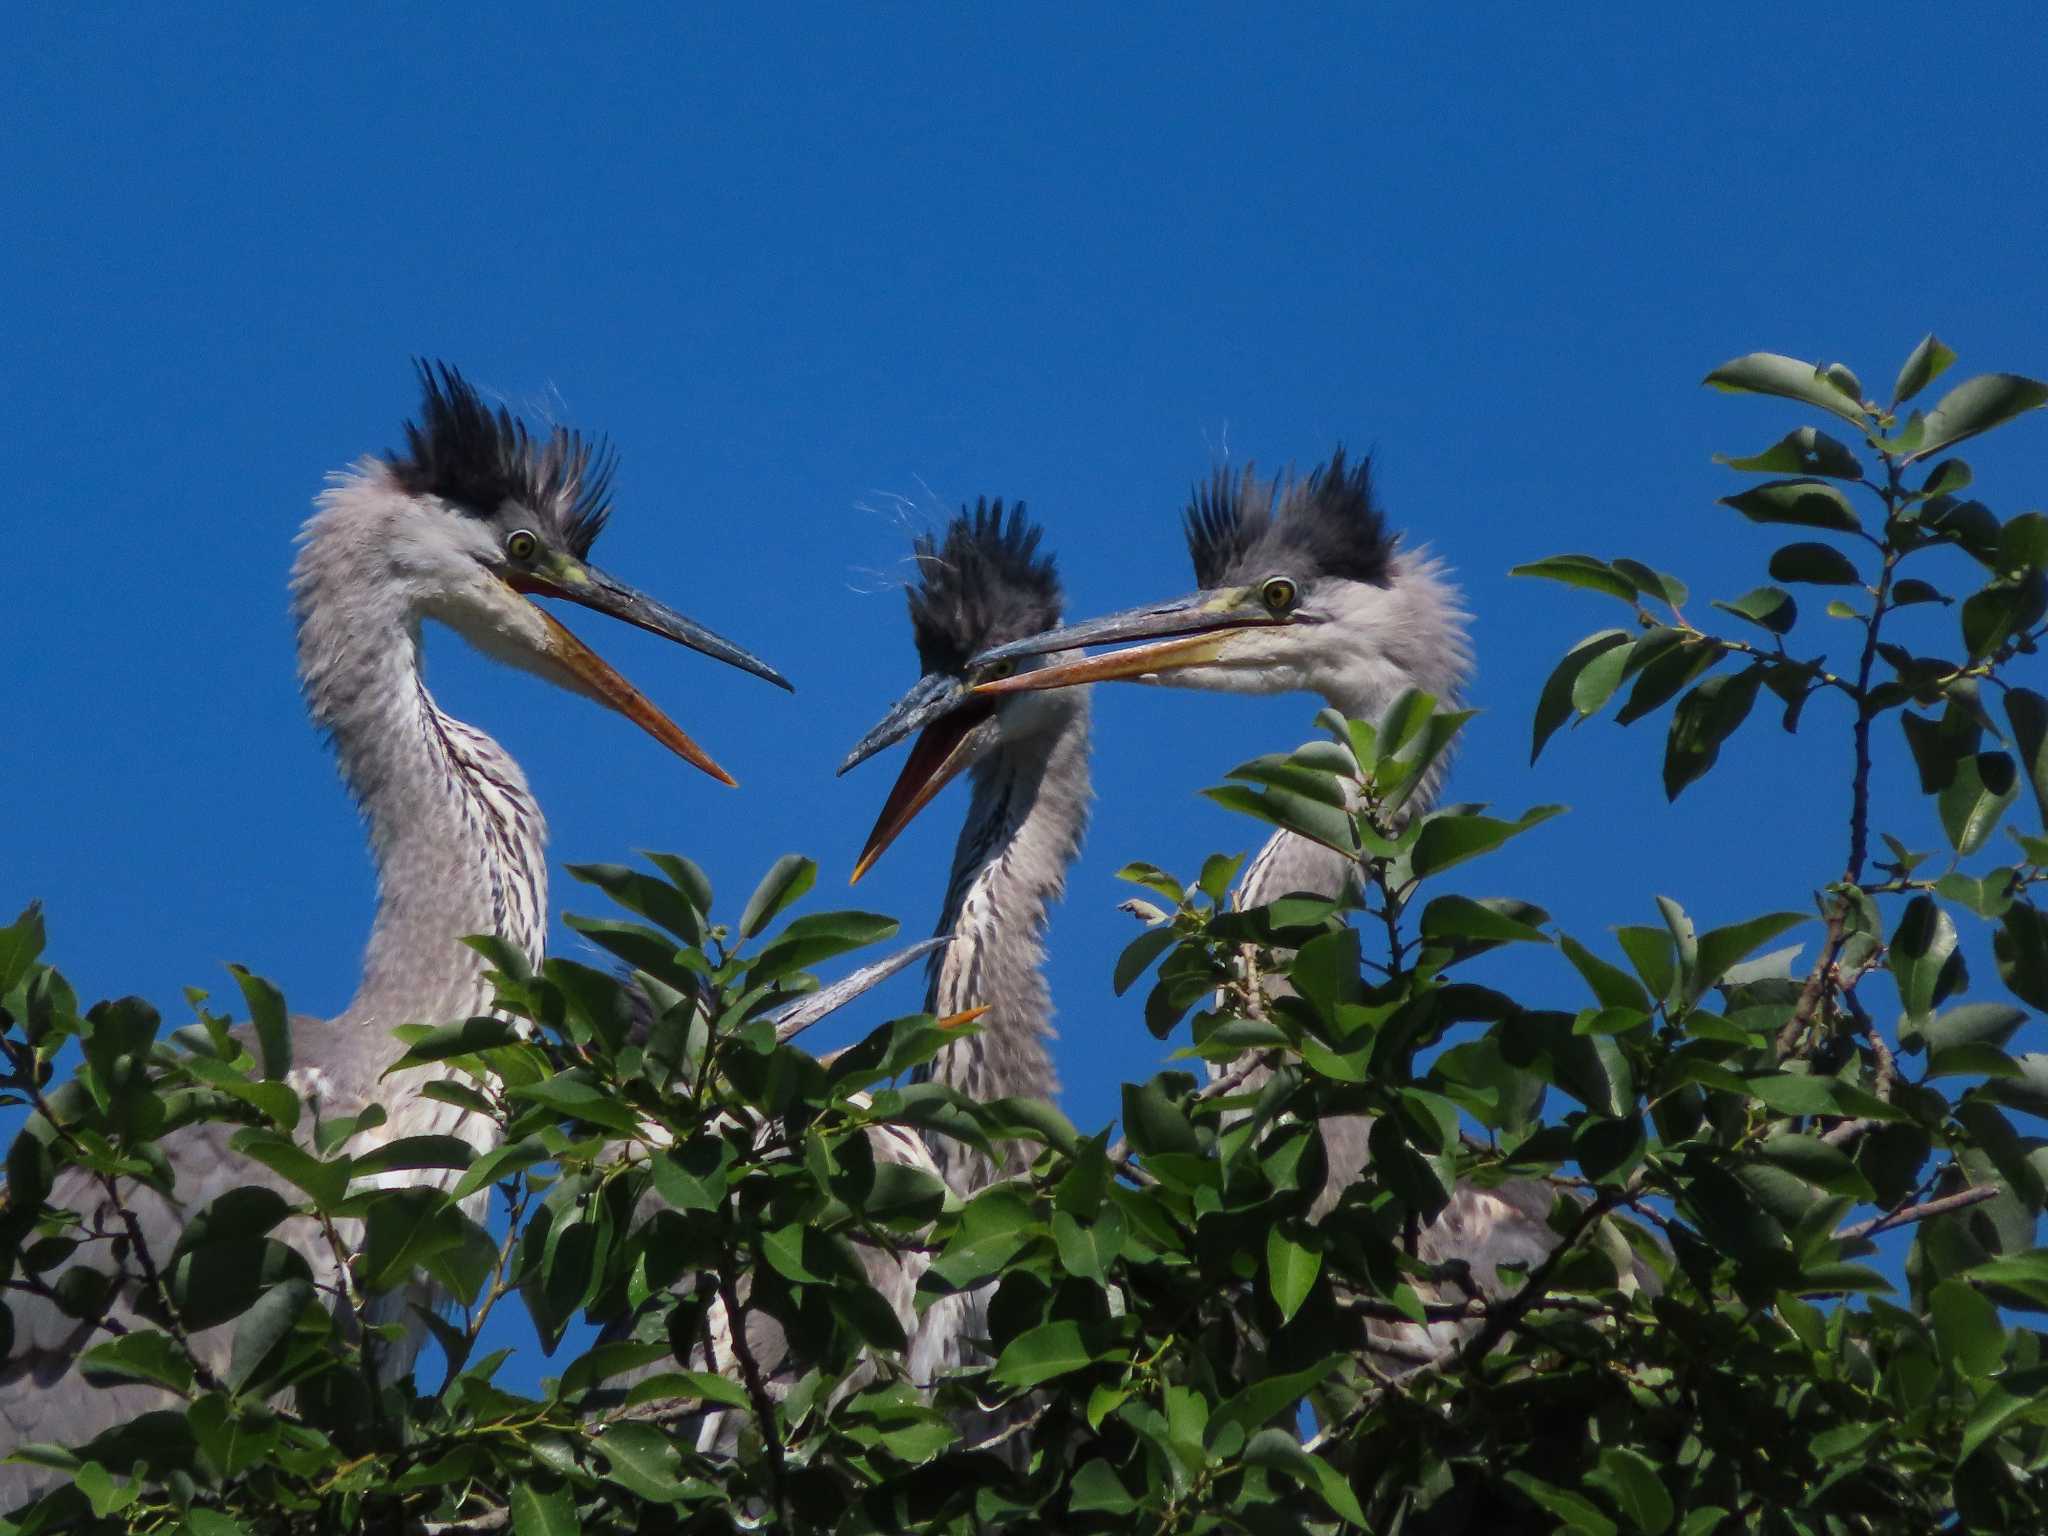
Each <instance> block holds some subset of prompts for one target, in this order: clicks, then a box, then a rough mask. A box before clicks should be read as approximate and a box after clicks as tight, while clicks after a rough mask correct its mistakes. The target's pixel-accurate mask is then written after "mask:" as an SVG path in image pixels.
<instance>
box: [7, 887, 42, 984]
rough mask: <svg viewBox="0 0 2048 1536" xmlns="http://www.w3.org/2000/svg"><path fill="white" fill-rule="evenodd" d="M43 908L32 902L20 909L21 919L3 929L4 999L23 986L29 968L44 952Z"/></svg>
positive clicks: (40, 904)
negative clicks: (22, 981) (23, 979)
mask: <svg viewBox="0 0 2048 1536" xmlns="http://www.w3.org/2000/svg"><path fill="white" fill-rule="evenodd" d="M44 942H45V937H44V933H43V905H42V903H41V902H39V901H32V902H30V903H29V904H28V905H27V906H25V907H23V908H22V909H21V915H20V916H19V917H17V918H15V920H14V921H13V922H11V923H9V924H8V925H7V926H6V927H5V928H0V997H5V996H6V995H7V994H8V993H10V992H12V991H13V990H14V989H15V988H16V987H17V986H19V985H20V984H21V980H22V978H23V977H25V976H26V975H28V973H29V967H31V966H32V965H34V964H35V963H36V956H38V955H40V954H41V953H42V952H43V945H44Z"/></svg>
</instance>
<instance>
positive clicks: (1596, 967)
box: [1558, 934, 1662, 1013]
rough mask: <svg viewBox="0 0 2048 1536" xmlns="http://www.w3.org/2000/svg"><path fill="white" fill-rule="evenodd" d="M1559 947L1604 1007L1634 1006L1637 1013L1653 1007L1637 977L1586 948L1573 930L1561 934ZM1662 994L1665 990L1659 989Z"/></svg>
mask: <svg viewBox="0 0 2048 1536" xmlns="http://www.w3.org/2000/svg"><path fill="white" fill-rule="evenodd" d="M1558 947H1559V948H1561V949H1562V950H1563V951H1564V954H1565V958H1566V959H1567V960H1569V961H1571V963H1572V968H1573V969H1574V970H1576V971H1577V972H1578V973H1579V974H1580V975H1581V976H1583V977H1584V978H1585V980H1586V985H1587V986H1589V987H1591V988H1592V989H1593V996H1594V998H1595V999H1596V1000H1597V1001H1598V1002H1599V1004H1600V1006H1601V1007H1603V1008H1633V1009H1634V1010H1636V1011H1637V1012H1638V1013H1648V1012H1649V1011H1650V998H1649V994H1647V993H1646V992H1644V991H1643V989H1642V987H1641V986H1639V985H1638V984H1637V983H1636V980H1635V978H1634V977H1632V976H1630V975H1629V974H1628V972H1626V971H1624V970H1622V969H1621V967H1619V966H1617V965H1610V964H1609V963H1608V962H1607V961H1605V960H1602V959H1601V958H1600V957H1599V956H1598V955H1596V954H1594V953H1593V952H1592V951H1591V950H1589V949H1587V948H1586V947H1585V945H1583V944H1581V943H1580V942H1579V941H1578V940H1577V939H1575V938H1573V937H1572V936H1571V935H1570V934H1563V935H1560V936H1559V938H1558ZM1659 996H1662V993H1661V992H1660V993H1659Z"/></svg>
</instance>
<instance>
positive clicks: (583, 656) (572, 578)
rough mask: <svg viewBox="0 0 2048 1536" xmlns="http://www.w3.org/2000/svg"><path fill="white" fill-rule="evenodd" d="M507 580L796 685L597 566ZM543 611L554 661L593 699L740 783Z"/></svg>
mask: <svg viewBox="0 0 2048 1536" xmlns="http://www.w3.org/2000/svg"><path fill="white" fill-rule="evenodd" d="M505 584H506V585H507V586H509V587H511V588H512V590H513V591H515V592H519V593H522V594H524V595H526V596H528V597H556V598H563V599H566V600H567V601H569V602H572V603H581V604H582V605H583V606H584V607H586V608H591V609H595V610H596V611H597V612H599V613H602V614H608V615H609V616H610V617H612V618H615V619H618V620H621V621H622V622H624V623H627V624H631V625H633V626H634V627H635V628H636V629H644V630H646V631H647V632H648V633H649V634H655V635H660V636H661V637H662V638H663V639H666V640H673V641H675V642H676V643H677V644H679V645H687V646H688V647H690V649H691V650H693V651H701V652H703V653H704V654H705V655H706V656H712V657H716V658H717V659H718V660H720V661H723V662H727V663H730V664H731V665H733V666H735V667H738V668H740V669H741V670H742V671H746V672H751V673H753V674H754V675H755V676H756V677H762V678H766V679H767V680H768V681H769V682H771V683H774V684H775V685H776V686H778V687H781V688H789V687H790V684H789V682H788V680H787V679H786V678H784V677H783V676H782V674H781V673H779V672H777V671H776V670H775V669H774V668H773V667H771V666H769V665H768V663H766V662H765V661H762V660H761V659H760V658H759V657H758V656H755V655H754V654H753V653H752V652H750V651H744V650H742V649H740V647H738V646H736V645H734V644H733V643H732V642H731V641H730V640H727V639H725V638H723V637H722V636H720V635H716V634H713V633H712V632H711V631H710V630H708V629H706V628H705V627H704V626H703V625H701V624H699V623H696V622H695V621H694V620H691V619H686V618H684V617H683V616H682V615H681V614H679V613H677V612H676V611H675V610H674V609H672V608H669V607H667V606H666V605H665V604H662V603H658V602H656V601H655V600H654V599H653V598H651V597H648V596H647V595H646V594H645V593H642V592H637V591H635V590H634V589H633V588H631V587H629V586H627V585H626V584H625V583H624V582H622V581H619V580H618V579H617V578H615V577H612V576H608V575H606V574H605V573H604V572H603V571H600V570H598V569H597V568H596V567H594V566H589V565H584V564H582V563H581V562H579V561H575V560H572V559H569V558H567V557H563V558H561V559H559V560H557V561H556V562H555V563H554V565H553V566H552V567H551V568H550V569H549V570H548V571H546V572H545V573H543V572H539V571H522V572H518V573H516V574H512V575H508V576H506V577H505ZM535 609H536V611H537V612H539V613H540V616H541V618H542V619H543V621H545V623H546V626H547V628H546V636H547V638H546V640H545V642H544V648H545V649H546V651H547V654H548V657H549V659H550V660H551V661H553V662H554V663H555V664H556V665H558V666H560V667H561V668H562V669H563V670H564V671H565V672H567V673H568V674H569V675H570V676H571V677H573V678H575V679H576V681H577V682H578V683H579V684H581V685H582V686H583V687H584V688H585V689H586V690H588V692H589V693H590V695H591V697H593V698H595V699H598V700H599V701H601V702H602V703H605V704H608V705H610V706H611V707H612V708H613V709H615V710H617V711H618V712H619V713H620V714H622V715H624V716H625V717H626V718H627V719H628V720H631V721H632V722H633V723H634V724H635V725H637V726H639V727H640V728H641V729H642V730H643V731H645V732H647V734H648V735H650V736H652V737H653V738H654V739H655V740H656V741H658V742H660V743H661V744H662V745H663V746H665V747H667V748H668V749H669V750H670V751H671V752H673V753H675V754H676V756H678V757H680V758H681V759H683V761H684V762H686V763H690V764H692V765H694V766H696V767H698V768H701V769H703V770H704V771H705V772H706V773H708V774H710V775H711V777H713V778H714V779H717V780H718V781H719V782H720V783H721V784H735V783H737V782H738V781H737V780H735V779H734V778H733V776H732V775H731V774H729V773H727V772H726V771H725V770H724V769H723V768H721V767H719V766H718V764H717V763H715V762H713V761H712V759H711V755H710V754H709V753H707V752H706V751H705V750H704V749H703V748H702V747H700V746H698V745H697V743H696V742H694V741H692V740H691V739H690V738H689V736H688V735H686V734H685V733H684V731H683V729H682V728H681V727H680V726H678V725H677V724H676V723H675V722H674V721H673V720H671V719H669V717H668V716H667V715H665V714H663V713H662V712H661V711H660V710H659V709H657V708H656V707H655V705H654V703H653V701H651V700H650V699H649V698H648V697H647V696H646V695H645V694H643V693H642V692H641V691H640V690H639V689H638V688H635V687H634V686H633V685H632V684H631V683H629V682H627V681H626V680H625V678H623V677H621V676H620V675H619V674H618V673H617V672H616V671H615V670H613V668H612V666H611V664H610V663H609V662H607V661H606V660H605V659H604V658H603V657H602V656H600V655H598V654H597V652H595V651H593V650H592V649H591V648H590V647H589V646H587V645H585V644H584V643H583V642H582V641H581V640H579V639H577V638H576V636H575V635H573V634H571V633H570V632H569V630H568V629H567V628H566V627H565V626H564V625H562V624H561V623H560V621H558V620H557V619H556V618H555V617H554V615H553V614H551V613H548V612H547V611H546V610H545V609H542V608H540V607H539V605H538V604H536V605H535ZM791 691H792V692H794V691H795V690H794V689H791Z"/></svg>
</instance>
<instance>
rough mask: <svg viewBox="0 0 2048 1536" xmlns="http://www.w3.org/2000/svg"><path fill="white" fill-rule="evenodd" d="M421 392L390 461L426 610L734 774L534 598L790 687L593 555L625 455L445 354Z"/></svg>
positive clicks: (405, 562) (391, 553) (400, 559)
mask: <svg viewBox="0 0 2048 1536" xmlns="http://www.w3.org/2000/svg"><path fill="white" fill-rule="evenodd" d="M417 366H418V368H419V373H420V383H421V388H422V401H421V407H420V417H419V420H418V421H417V422H408V423H407V424H406V428H405V435H406V447H405V448H404V449H403V450H402V451H393V452H391V453H388V454H386V455H385V457H384V459H383V460H382V468H383V470H384V472H385V473H386V474H388V476H389V477H390V480H391V482H392V484H393V486H394V487H395V489H397V490H398V491H399V492H400V493H401V494H403V495H404V496H405V497H406V498H407V499H408V509H407V515H406V516H404V517H402V518H398V519H395V520H393V522H392V524H391V525H390V526H389V527H388V529H387V530H386V542H385V548H384V558H385V559H386V560H387V561H388V562H389V563H390V567H391V569H392V571H393V572H394V574H395V575H396V576H397V577H398V579H400V580H401V581H402V582H403V583H404V584H405V585H406V587H407V589H408V590H409V591H410V592H411V593H412V595H413V598H414V606H415V608H416V610H417V611H418V612H419V613H420V614H422V615H423V616H425V617H429V618H434V619H438V620H440V621H441V622H442V623H444V624H446V625H448V627H449V628H451V629H453V630H455V631H456V632H457V633H458V634H460V635H462V636H463V637H464V638H465V639H467V640H468V641H469V642H470V643H471V644H473V645H475V646H476V647H477V648H478V649H479V650H481V651H483V652H484V653H485V654H487V655H490V656H492V657H494V658H496V659H498V660H501V661H505V662H507V663H510V664H511V665H514V666H517V667H521V668H523V669H524V670H526V671H529V672H533V673H535V674H537V675H538V676H540V677H543V678H545V679H547V680H548V681H549V682H552V683H555V684H556V685H558V686H560V687H563V688H566V689H568V690H570V691H571V692H574V693H580V694H583V695H585V696H586V697H589V698H593V699H595V700H597V701H598V702H599V703H601V704H604V705H606V706H608V707H609V708H612V709H615V710H617V711H618V712H619V713H620V714H622V715H624V716H625V717H626V718H627V719H629V720H631V721H633V723H634V724H636V725H638V726H640V727H641V729H643V730H645V731H646V732H647V733H648V734H649V735H651V736H653V737H654V738H655V740H657V741H659V742H661V743H662V745H664V746H666V747H668V748H669V749H670V750H671V751H673V752H675V753H676V754H677V755H678V756H679V757H682V758H683V759H684V760H685V761H687V762H690V763H692V764H694V765H695V766H697V767H699V768H701V769H703V770H704V771H705V772H706V773H708V774H710V775H711V776H712V777H714V778H716V779H719V780H721V781H722V782H724V783H727V784H730V783H732V782H733V779H732V778H731V776H730V775H728V774H727V773H726V772H725V770H724V769H722V768H720V767H719V766H718V764H717V763H715V762H713V761H712V759H711V758H710V756H709V755H708V754H707V753H705V751H704V750H703V748H701V747H699V746H698V745H697V744H696V743H695V742H694V741H692V740H691V739H690V738H689V736H687V735H686V734H684V732H683V731H682V729H681V728H680V727H678V726H677V725H676V724H675V722H674V721H672V720H670V719H669V718H668V716H667V715H665V714H663V713H662V711H661V710H659V709H658V708H656V707H655V705H654V704H653V703H652V702H651V701H649V700H648V698H647V697H646V696H645V695H644V694H642V693H641V692H640V691H639V689H637V688H635V687H634V686H633V685H632V684H631V683H629V682H627V681H626V679H625V678H623V677H621V676H620V675H619V674H618V672H616V671H615V670H613V668H612V667H611V665H610V664H609V663H607V662H606V661H605V660H604V659H603V658H602V657H600V656H599V655H598V654H597V653H596V652H595V651H593V650H592V649H591V648H590V647H589V646H587V645H585V644H584V643H583V642H582V641H581V640H579V639H577V637H576V636H575V635H574V634H572V633H571V632H570V631H569V629H568V628H567V627H565V626H564V625H563V624H562V623H561V622H560V621H558V620H557V619H556V618H555V617H554V616H553V615H552V614H550V613H548V612H547V611H546V610H545V609H543V608H542V607H540V605H539V604H538V603H536V602H534V601H532V599H534V598H540V597H548V598H559V599H562V600H565V601H567V602H572V603H578V604H581V605H582V606H583V607H585V608H591V609H594V610H596V611H597V612H599V613H603V614H608V615H609V616H611V617H612V618H614V619H618V620H621V621H623V622H624V623H627V624H631V625H633V626H634V627H636V628H639V629H644V630H646V631H648V632H649V633H650V634H656V635H660V636H662V637H663V638H664V639H667V640H673V641H675V642H676V643H677V644H679V645H686V646H688V647H690V648H691V649H692V650H695V651H701V652H702V653H703V654H705V655H707V656H711V657H715V658H716V659H717V660H719V661H723V662H726V663H728V664H730V665H732V666H736V667H739V668H741V669H742V670H744V671H747V672H751V673H753V674H754V675H755V676H756V677H761V678H766V679H767V680H768V681H769V682H771V683H774V684H776V685H777V686H779V687H782V688H788V687H789V686H790V685H789V683H788V682H787V681H786V680H785V679H784V678H783V676H782V675H781V674H780V673H779V672H777V671H776V670H775V669H774V668H773V667H771V666H769V665H768V664H767V663H766V662H764V661H762V660H761V659H760V658H759V657H757V656H755V655H753V654H752V653H751V652H749V651H746V650H743V649H741V648H740V647H739V646H737V645H734V644H733V643H732V642H731V641H729V640H726V639H724V638H723V637H721V636H719V635H717V634H714V633H713V632H712V631H710V630H709V629H706V628H705V627H704V626H703V625H701V624H699V623H697V622H696V621H694V620H692V619H687V618H685V617H683V615H681V614H679V613H677V612H676V611H675V610H674V609H672V608H669V607H668V606H666V605H665V604H663V603H661V602H658V601H656V600H655V599H654V598H652V597H649V596H647V595H646V594H645V593H642V592H639V591H636V590H635V589H634V588H632V587H630V586H628V585H627V584H626V583H625V582H623V581H620V580H619V579H618V578H617V577H615V576H612V575H609V574H608V573H606V572H605V571H603V570H601V569H599V568H598V567H597V566H595V565H593V564H591V563H590V550H591V546H592V545H593V544H594V543H595V542H596V539H597V536H598V534H599V533H600V532H601V531H602V530H603V528H604V525H605V521H606V519H607V518H608V517H609V516H610V514H611V479H612V472H613V468H614V465H615V460H614V458H613V456H612V454H611V452H610V450H609V448H608V447H607V445H606V444H605V443H604V442H603V441H602V440H598V441H595V442H593V441H591V440H590V439H587V438H585V437H583V436H582V435H581V434H580V433H577V432H572V431H569V430H567V429H564V428H560V427H557V428H554V429H552V430H551V431H549V432H548V433H547V434H546V435H545V436H544V437H536V436H534V435H532V434H530V433H529V432H528V431H527V429H526V424H525V423H524V422H522V421H520V420H518V419H517V418H515V417H514V416H513V415H512V414H511V413H510V412H509V411H507V410H505V409H503V408H502V407H500V408H499V409H497V410H496V411H493V410H492V409H491V408H490V407H489V406H487V405H486V404H485V403H484V402H483V400H482V399H481V397H479V395H478V394H477V392H476V390H475V388H474V387H473V386H471V385H470V384H469V382H468V381H467V380H465V379H464V378H463V377H462V375H461V374H459V373H458V372H456V371H455V370H454V369H453V368H451V367H449V366H448V365H446V364H445V363H443V364H439V365H434V364H428V363H420V364H418V365H417Z"/></svg>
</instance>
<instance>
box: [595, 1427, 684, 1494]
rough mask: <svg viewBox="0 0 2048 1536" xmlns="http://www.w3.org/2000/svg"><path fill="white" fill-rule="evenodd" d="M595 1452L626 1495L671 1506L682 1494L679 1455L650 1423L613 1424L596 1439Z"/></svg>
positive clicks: (679, 1452)
mask: <svg viewBox="0 0 2048 1536" xmlns="http://www.w3.org/2000/svg"><path fill="white" fill-rule="evenodd" d="M597 1449H598V1451H599V1452H600V1453H601V1454H602V1455H603V1456H604V1458H605V1460H606V1461H607V1462H609V1463H610V1464H611V1470H610V1471H609V1472H608V1473H607V1474H606V1476H607V1478H608V1479H609V1480H610V1481H612V1482H614V1483H617V1484H618V1485H619V1486H620V1487H621V1488H623V1489H625V1490H626V1491H627V1492H628V1493H631V1494H635V1495H637V1496H638V1497H640V1498H643V1499H648V1500H652V1501H653V1502H655V1503H657V1504H671V1503H674V1502H675V1500H676V1495H677V1494H678V1493H680V1492H681V1491H682V1487H683V1485H682V1483H681V1481H680V1480H679V1479H678V1478H677V1476H676V1473H677V1471H678V1470H679V1468H680V1466H681V1463H682V1452H681V1451H680V1450H678V1449H677V1447H676V1443H675V1442H674V1441H673V1440H671V1439H670V1438H669V1437H668V1436H667V1435H665V1434H663V1433H662V1432H661V1430H659V1429H657V1428H656V1427H655V1426H654V1425H652V1424H635V1423H626V1424H614V1425H612V1426H611V1427H610V1428H609V1429H607V1430H606V1431H605V1432H604V1433H603V1434H601V1435H599V1436H598V1437H597Z"/></svg>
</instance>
